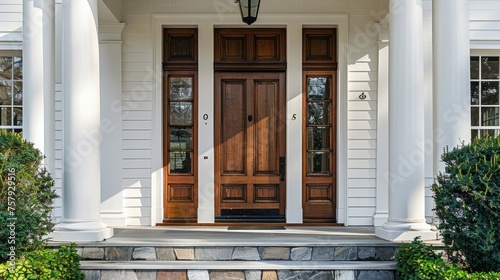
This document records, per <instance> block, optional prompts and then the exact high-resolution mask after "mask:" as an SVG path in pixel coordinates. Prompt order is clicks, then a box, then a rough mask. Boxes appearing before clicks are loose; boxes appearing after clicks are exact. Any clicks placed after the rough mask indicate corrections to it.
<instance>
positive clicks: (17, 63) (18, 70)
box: [14, 56, 23, 80]
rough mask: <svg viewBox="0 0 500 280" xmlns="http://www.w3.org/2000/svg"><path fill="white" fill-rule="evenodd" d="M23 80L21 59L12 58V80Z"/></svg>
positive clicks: (17, 57) (18, 57)
mask: <svg viewBox="0 0 500 280" xmlns="http://www.w3.org/2000/svg"><path fill="white" fill-rule="evenodd" d="M22 79H23V58H22V57H20V56H15V57H14V80H22Z"/></svg>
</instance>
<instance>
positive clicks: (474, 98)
mask: <svg viewBox="0 0 500 280" xmlns="http://www.w3.org/2000/svg"><path fill="white" fill-rule="evenodd" d="M470 103H471V105H479V82H471V83H470Z"/></svg>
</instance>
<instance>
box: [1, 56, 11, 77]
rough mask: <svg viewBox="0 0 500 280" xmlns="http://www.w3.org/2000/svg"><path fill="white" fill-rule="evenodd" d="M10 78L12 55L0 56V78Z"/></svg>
mask: <svg viewBox="0 0 500 280" xmlns="http://www.w3.org/2000/svg"><path fill="white" fill-rule="evenodd" d="M11 79H12V57H11V56H0V80H11Z"/></svg>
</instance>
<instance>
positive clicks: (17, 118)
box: [13, 107, 23, 126]
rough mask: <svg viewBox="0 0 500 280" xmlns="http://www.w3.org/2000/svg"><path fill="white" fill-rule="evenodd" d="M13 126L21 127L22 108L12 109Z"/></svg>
mask: <svg viewBox="0 0 500 280" xmlns="http://www.w3.org/2000/svg"><path fill="white" fill-rule="evenodd" d="M13 121H14V123H13V125H16V126H21V125H23V107H14V115H13Z"/></svg>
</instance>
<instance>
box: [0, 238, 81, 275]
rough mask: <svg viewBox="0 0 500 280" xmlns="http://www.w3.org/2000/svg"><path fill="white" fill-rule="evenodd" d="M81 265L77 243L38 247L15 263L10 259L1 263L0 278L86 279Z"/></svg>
mask: <svg viewBox="0 0 500 280" xmlns="http://www.w3.org/2000/svg"><path fill="white" fill-rule="evenodd" d="M79 265H80V256H79V255H78V253H77V251H76V248H75V244H71V246H69V247H67V246H62V247H61V248H59V249H49V248H45V249H37V250H35V251H32V252H28V253H26V254H25V255H23V256H22V257H20V258H19V259H18V260H17V261H16V262H15V263H14V264H13V265H12V264H11V262H10V261H7V262H6V263H4V264H2V265H0V279H5V280H17V279H38V280H54V279H65V280H81V279H85V275H84V274H83V273H82V272H81V271H80V270H79V269H78V267H79Z"/></svg>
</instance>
